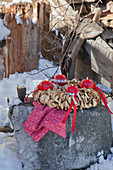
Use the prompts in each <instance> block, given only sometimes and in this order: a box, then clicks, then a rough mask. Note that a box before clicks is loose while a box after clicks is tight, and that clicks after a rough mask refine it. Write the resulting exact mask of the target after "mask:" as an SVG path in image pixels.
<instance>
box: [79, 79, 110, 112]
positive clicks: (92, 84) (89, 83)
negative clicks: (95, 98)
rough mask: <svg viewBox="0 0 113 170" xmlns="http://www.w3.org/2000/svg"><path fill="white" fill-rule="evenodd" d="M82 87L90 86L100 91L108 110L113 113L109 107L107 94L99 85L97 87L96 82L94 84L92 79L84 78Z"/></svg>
mask: <svg viewBox="0 0 113 170" xmlns="http://www.w3.org/2000/svg"><path fill="white" fill-rule="evenodd" d="M80 87H85V88H89V87H90V88H92V89H94V90H95V91H96V92H97V93H99V95H100V97H101V98H102V101H103V103H104V105H105V107H106V108H107V110H108V111H109V112H110V113H111V114H113V113H112V112H111V110H110V109H109V107H108V104H107V99H106V96H105V94H104V92H103V91H102V90H101V89H100V88H99V87H97V86H96V84H94V83H93V81H92V80H90V79H83V80H82V81H81V84H80Z"/></svg>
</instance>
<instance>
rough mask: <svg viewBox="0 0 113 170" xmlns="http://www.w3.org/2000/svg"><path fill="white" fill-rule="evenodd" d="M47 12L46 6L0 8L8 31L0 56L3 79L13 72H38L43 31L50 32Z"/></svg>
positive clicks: (22, 4)
mask: <svg viewBox="0 0 113 170" xmlns="http://www.w3.org/2000/svg"><path fill="white" fill-rule="evenodd" d="M49 10H50V6H49V4H46V3H45V2H40V3H39V2H36V3H32V4H31V3H19V4H13V5H11V6H9V8H8V7H7V8H6V7H5V6H4V5H3V6H1V7H0V12H1V13H5V17H4V19H5V25H6V26H7V28H8V29H10V30H11V34H10V36H9V38H8V39H7V40H6V46H4V47H3V48H2V53H1V56H2V57H3V61H4V67H5V76H6V77H8V76H9V74H13V73H15V72H19V73H22V72H24V71H31V70H32V69H37V66H38V61H39V52H41V51H42V49H41V48H42V39H43V31H44V32H47V31H48V30H49V13H48V11H49ZM44 23H48V24H44ZM1 78H2V76H1Z"/></svg>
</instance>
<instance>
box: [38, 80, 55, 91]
mask: <svg viewBox="0 0 113 170" xmlns="http://www.w3.org/2000/svg"><path fill="white" fill-rule="evenodd" d="M38 88H39V89H40V90H43V91H44V90H48V89H51V90H52V89H53V84H52V82H51V81H48V80H44V81H42V82H41V83H40V84H39V86H38Z"/></svg>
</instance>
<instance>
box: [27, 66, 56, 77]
mask: <svg viewBox="0 0 113 170" xmlns="http://www.w3.org/2000/svg"><path fill="white" fill-rule="evenodd" d="M56 67H58V66H54V67H48V66H47V68H44V69H42V70H40V71H38V72H37V73H33V74H32V73H28V72H27V74H29V75H36V74H39V73H41V72H42V71H44V70H48V69H51V68H56Z"/></svg>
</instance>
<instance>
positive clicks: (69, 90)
mask: <svg viewBox="0 0 113 170" xmlns="http://www.w3.org/2000/svg"><path fill="white" fill-rule="evenodd" d="M78 92H79V88H78V87H77V86H76V85H69V86H68V87H67V88H66V93H67V94H68V95H71V96H72V99H73V100H72V102H71V104H70V106H69V109H68V111H67V112H66V115H65V117H64V119H63V121H62V123H65V122H66V119H67V118H68V115H69V113H70V112H71V110H72V107H73V105H74V114H73V124H72V129H71V131H72V132H74V130H75V124H76V111H77V105H78V104H77V94H78Z"/></svg>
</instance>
